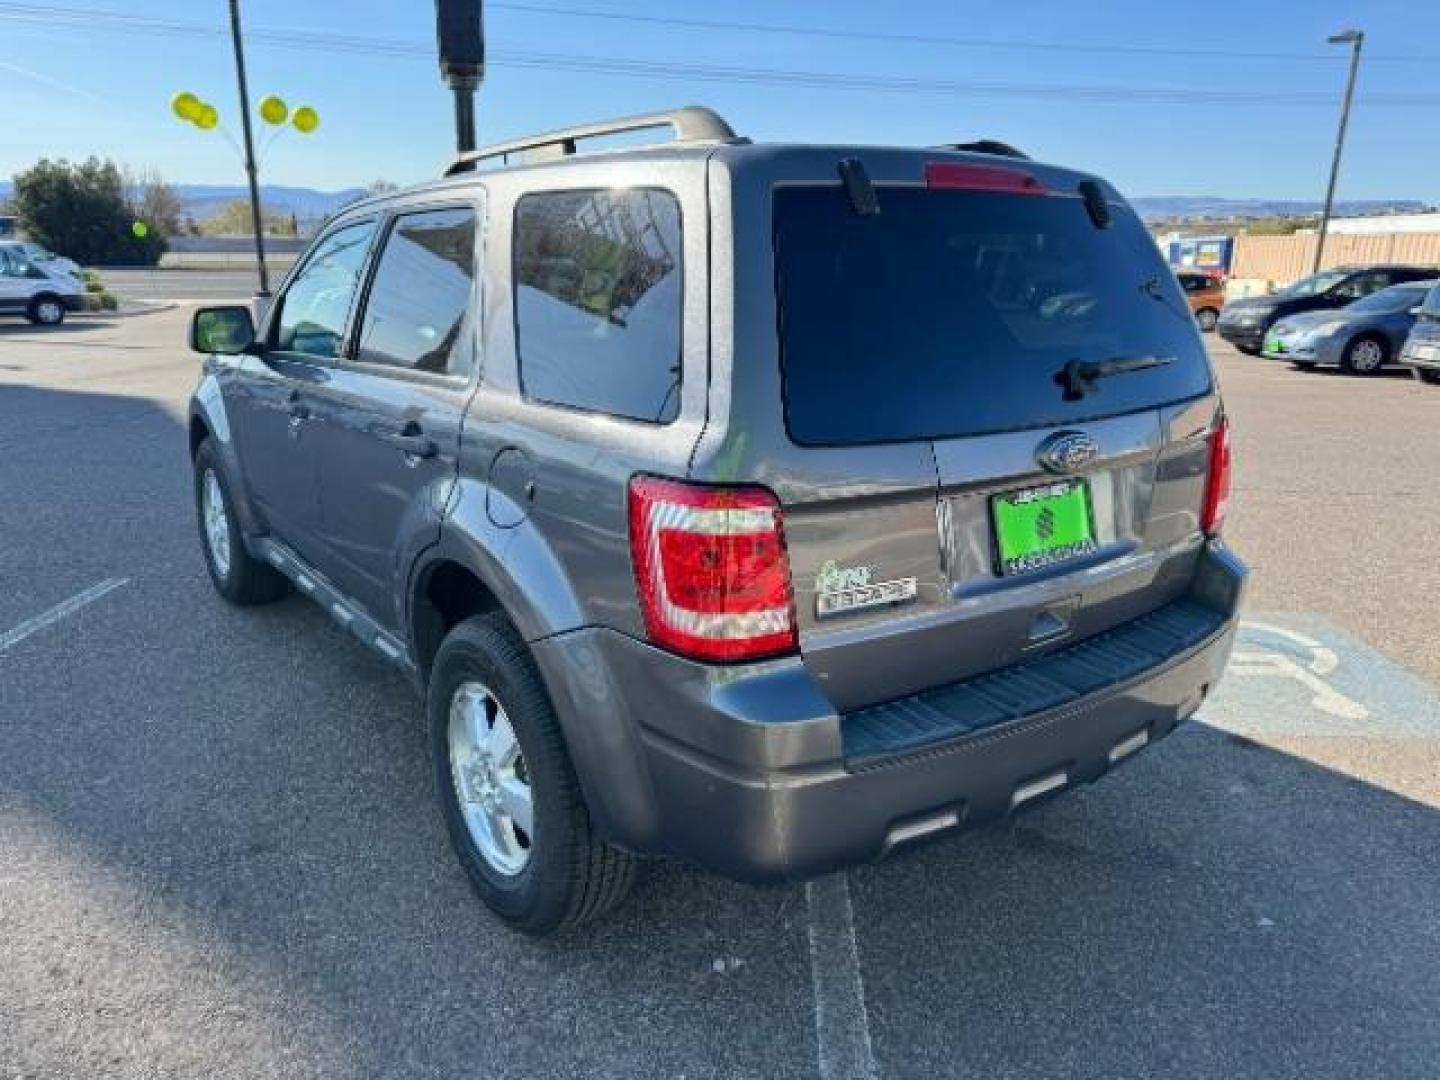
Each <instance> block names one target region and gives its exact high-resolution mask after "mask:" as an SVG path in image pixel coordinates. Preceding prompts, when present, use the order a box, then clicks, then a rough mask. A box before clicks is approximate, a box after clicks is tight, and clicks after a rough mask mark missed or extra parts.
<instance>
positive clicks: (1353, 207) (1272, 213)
mask: <svg viewBox="0 0 1440 1080" xmlns="http://www.w3.org/2000/svg"><path fill="white" fill-rule="evenodd" d="M10 188H11V185H10V182H9V181H0V199H5V198H7V197H8V196H9V194H10ZM175 190H176V191H178V192H179V194H180V198H181V200H182V201H183V202H184V204H185V211H186V213H188V214H189V215H190V216H192V217H193V218H195V219H196V220H197V221H203V220H204V219H205V218H207V217H210V216H212V215H213V214H214V213H215V212H216V211H217V210H218V209H219V208H220V207H221V206H223V205H224V204H225V203H227V202H232V201H234V200H235V199H245V198H248V197H249V194H248V192H247V190H246V188H245V187H244V186H243V185H241V184H176V185H175ZM260 191H261V199H262V200H263V201H264V203H265V205H266V206H267V207H268V208H269V209H271V210H273V211H275V212H277V213H281V214H294V215H295V217H297V218H298V219H299V220H300V221H301V223H302V224H304V223H307V222H308V223H314V222H318V221H320V220H322V219H324V218H325V217H327V216H329V215H330V214H333V213H334V212H335V211H336V210H338V209H340V208H341V207H342V206H345V205H346V204H347V203H351V202H354V201H355V200H356V199H358V198H359V197H360V196H362V195H364V194H365V190H364V188H358V187H352V188H344V189H342V190H340V191H317V190H316V189H315V188H307V187H285V186H282V185H277V184H265V185H262V187H261V189H260ZM1130 201H1131V202H1132V203H1133V204H1134V206H1135V209H1136V210H1138V211H1139V212H1140V214H1141V216H1142V217H1144V218H1146V219H1149V220H1155V219H1159V218H1181V217H1184V218H1235V217H1241V218H1244V217H1289V216H1300V215H1306V214H1318V213H1319V212H1320V202H1319V201H1318V200H1315V199H1221V198H1216V197H1215V196H1212V195H1142V196H1139V197H1138V198H1134V199H1131V200H1130ZM1424 209H1425V203H1423V202H1420V201H1419V200H1416V199H1342V200H1340V201H1339V202H1337V203H1336V204H1335V212H1336V214H1337V215H1341V216H1353V215H1360V214H1384V213H1413V212H1415V211H1417V210H1424Z"/></svg>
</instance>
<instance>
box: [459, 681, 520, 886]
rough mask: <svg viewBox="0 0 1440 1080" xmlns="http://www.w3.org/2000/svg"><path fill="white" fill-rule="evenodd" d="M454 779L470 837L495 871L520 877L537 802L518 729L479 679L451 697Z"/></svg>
mask: <svg viewBox="0 0 1440 1080" xmlns="http://www.w3.org/2000/svg"><path fill="white" fill-rule="evenodd" d="M449 744H450V778H451V780H452V781H453V783H454V785H455V797H456V798H457V799H458V800H459V803H460V813H461V816H462V817H463V818H464V820H465V828H466V829H467V831H468V832H469V833H470V839H471V840H472V841H474V843H475V847H476V848H477V849H478V850H479V852H480V855H481V857H482V858H484V860H485V862H486V863H488V864H489V866H490V867H491V869H493V870H495V871H496V872H498V873H500V874H503V875H505V876H506V877H514V876H515V875H516V874H519V873H520V872H521V871H523V870H524V869H525V867H526V866H527V865H528V864H529V862H530V853H531V849H532V845H533V843H534V840H533V837H534V828H535V824H534V822H535V800H534V793H533V791H532V789H531V787H530V776H529V771H528V770H527V768H526V766H525V756H524V754H522V753H521V752H520V743H519V741H518V740H517V739H516V737H515V728H514V726H513V725H512V724H511V722H510V717H509V716H508V715H506V713H505V709H504V707H503V706H502V705H501V704H500V701H499V699H497V698H496V697H495V695H494V694H492V693H491V692H490V690H489V688H488V687H486V686H485V685H484V684H483V683H479V682H467V683H462V684H461V685H460V687H459V688H458V689H456V691H455V694H454V696H453V697H452V698H451V699H450V721H449Z"/></svg>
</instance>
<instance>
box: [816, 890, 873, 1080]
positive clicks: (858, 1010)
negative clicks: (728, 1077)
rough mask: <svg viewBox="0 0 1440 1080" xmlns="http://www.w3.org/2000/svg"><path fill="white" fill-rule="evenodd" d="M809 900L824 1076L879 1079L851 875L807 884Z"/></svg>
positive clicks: (822, 1079)
mask: <svg viewBox="0 0 1440 1080" xmlns="http://www.w3.org/2000/svg"><path fill="white" fill-rule="evenodd" d="M805 903H806V906H807V907H808V908H809V914H810V977H811V979H812V981H813V982H814V984H815V1041H816V1044H817V1047H818V1051H819V1059H820V1080H875V1078H876V1076H877V1074H876V1071H875V1056H874V1053H873V1052H872V1051H871V1048H870V1018H869V1017H868V1016H867V1015H866V1012H865V983H864V981H863V980H862V979H861V977H860V956H859V952H858V951H857V949H856V946H855V914H854V912H853V910H852V909H851V907H850V882H849V879H848V878H847V877H846V876H845V875H844V874H843V873H842V874H831V875H830V876H829V877H824V878H821V879H820V880H818V881H811V882H807V883H806V885H805Z"/></svg>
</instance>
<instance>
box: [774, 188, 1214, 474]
mask: <svg viewBox="0 0 1440 1080" xmlns="http://www.w3.org/2000/svg"><path fill="white" fill-rule="evenodd" d="M879 202H880V213H879V214H876V215H873V216H865V217H862V216H860V215H858V214H856V213H854V211H853V210H852V209H851V207H850V203H849V200H848V199H847V198H846V197H845V195H844V193H843V191H842V190H841V189H840V188H838V187H788V188H780V189H778V190H777V191H776V193H775V244H776V268H777V276H778V292H779V301H780V328H781V329H780V337H781V353H782V362H783V367H784V383H785V403H786V416H787V421H788V424H789V428H790V434H791V437H792V438H793V439H795V440H796V441H798V442H801V443H809V444H821V445H823V444H839V443H863V442H885V441H895V440H901V439H917V438H929V437H937V438H938V437H946V436H953V435H965V434H979V433H983V432H995V431H1004V430H1010V429H1016V428H1026V427H1039V426H1045V425H1054V424H1062V423H1070V422H1075V421H1078V420H1083V419H1087V418H1094V417H1099V416H1109V415H1115V414H1118V413H1123V412H1133V411H1136V410H1139V409H1147V408H1153V407H1155V406H1157V405H1160V404H1164V403H1167V402H1173V401H1179V400H1183V399H1186V398H1191V397H1195V396H1198V395H1200V394H1204V393H1205V392H1206V391H1207V390H1208V389H1209V388H1210V369H1209V364H1208V361H1207V360H1206V357H1205V349H1204V345H1203V344H1202V343H1201V341H1200V336H1199V334H1198V333H1197V332H1196V330H1195V320H1194V317H1193V316H1192V315H1191V314H1190V310H1189V306H1188V305H1187V304H1186V303H1185V300H1184V295H1183V294H1182V293H1181V291H1180V289H1179V288H1178V287H1177V285H1176V282H1175V277H1174V275H1173V274H1172V273H1171V272H1170V269H1169V267H1168V266H1166V264H1165V263H1164V261H1163V260H1162V259H1161V257H1160V253H1159V251H1158V250H1157V249H1156V247H1155V245H1154V243H1153V242H1152V241H1151V239H1150V237H1149V235H1148V234H1147V233H1146V231H1145V229H1144V227H1143V226H1142V225H1141V223H1140V221H1139V219H1138V218H1136V217H1135V216H1134V214H1133V213H1131V212H1129V211H1128V210H1124V209H1121V208H1118V207H1117V208H1115V210H1114V214H1113V219H1112V222H1111V224H1110V226H1109V227H1108V228H1104V229H1101V228H1097V227H1096V226H1095V225H1094V224H1092V222H1091V220H1090V217H1089V215H1088V214H1087V213H1086V211H1085V204H1084V203H1083V202H1082V201H1081V200H1080V199H1076V198H1065V197H1056V196H1040V197H1037V196H1034V195H1009V194H992V193H986V192H970V191H931V190H926V189H923V188H899V187H896V188H880V189H879ZM1122 357H1123V358H1130V357H1159V358H1163V359H1165V360H1168V361H1169V363H1168V364H1166V365H1164V366H1159V367H1153V368H1148V369H1146V370H1143V371H1136V372H1132V373H1129V374H1124V375H1116V376H1113V377H1110V378H1106V379H1103V380H1099V381H1097V382H1096V383H1095V389H1094V391H1093V392H1092V393H1090V394H1087V395H1086V396H1084V397H1081V398H1079V399H1078V400H1073V401H1071V400H1066V397H1065V393H1064V389H1063V388H1062V386H1061V385H1060V383H1059V382H1058V381H1057V376H1058V375H1059V373H1060V371H1061V370H1062V369H1063V368H1064V367H1065V366H1066V364H1067V363H1069V362H1070V361H1072V360H1080V361H1097V360H1109V359H1115V358H1122Z"/></svg>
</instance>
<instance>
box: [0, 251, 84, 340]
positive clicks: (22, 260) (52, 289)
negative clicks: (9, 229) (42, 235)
mask: <svg viewBox="0 0 1440 1080" xmlns="http://www.w3.org/2000/svg"><path fill="white" fill-rule="evenodd" d="M84 310H85V284H84V282H82V281H81V280H80V279H79V278H77V277H75V276H74V275H72V274H68V273H66V272H65V271H63V270H58V269H56V270H52V269H50V268H49V267H48V266H45V265H43V264H40V263H36V262H33V261H32V260H31V259H30V258H29V257H28V256H27V255H26V254H25V249H24V248H23V247H22V245H20V244H19V243H16V242H10V241H0V315H23V316H25V318H27V319H29V320H30V321H31V322H32V323H35V324H36V325H38V326H58V325H59V324H60V323H62V322H64V321H65V313H66V312H67V311H84Z"/></svg>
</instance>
